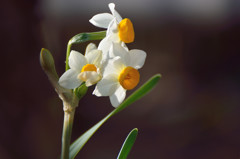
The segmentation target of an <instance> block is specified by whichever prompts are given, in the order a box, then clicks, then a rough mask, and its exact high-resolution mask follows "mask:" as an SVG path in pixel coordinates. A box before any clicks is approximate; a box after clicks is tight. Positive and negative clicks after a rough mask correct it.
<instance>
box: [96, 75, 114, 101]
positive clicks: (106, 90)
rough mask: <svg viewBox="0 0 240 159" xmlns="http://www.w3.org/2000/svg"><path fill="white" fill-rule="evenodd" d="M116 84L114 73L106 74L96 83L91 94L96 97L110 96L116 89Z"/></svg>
mask: <svg viewBox="0 0 240 159" xmlns="http://www.w3.org/2000/svg"><path fill="white" fill-rule="evenodd" d="M117 86H119V82H118V79H117V76H116V75H114V74H112V75H108V76H106V77H104V78H102V80H101V81H99V82H98V83H97V85H96V87H95V90H94V91H93V94H95V95H96V96H98V97H99V96H110V95H112V94H113V93H114V92H115V91H116V88H117Z"/></svg>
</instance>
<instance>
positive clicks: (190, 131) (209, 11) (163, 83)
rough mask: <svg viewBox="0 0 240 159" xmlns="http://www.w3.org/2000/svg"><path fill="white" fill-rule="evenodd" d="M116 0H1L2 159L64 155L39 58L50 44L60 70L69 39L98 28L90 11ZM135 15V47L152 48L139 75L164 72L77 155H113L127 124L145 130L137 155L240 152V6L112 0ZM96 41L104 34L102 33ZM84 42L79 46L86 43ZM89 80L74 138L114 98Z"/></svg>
mask: <svg viewBox="0 0 240 159" xmlns="http://www.w3.org/2000/svg"><path fill="white" fill-rule="evenodd" d="M109 2H110V1H103V0H102V1H100V0H99V1H94V0H88V1H75V0H69V1H64V0H51V1H50V0H49V1H48V0H44V1H37V0H34V1H28V0H22V1H18V0H15V1H14V0H2V1H1V2H0V20H1V22H0V24H1V25H0V35H1V37H0V39H1V41H0V44H1V96H0V102H1V110H0V127H1V129H0V158H1V159H15V158H19V159H33V158H34V159H53V158H59V154H60V149H61V131H62V121H63V112H62V105H61V101H60V100H59V99H58V97H57V94H56V93H55V92H54V90H53V88H52V87H51V85H50V83H49V82H48V79H47V77H46V76H45V74H44V73H43V71H42V70H41V67H40V64H39V52H40V50H41V48H42V47H44V48H47V49H49V50H50V51H51V52H52V54H53V56H54V58H55V63H56V67H57V71H58V73H59V75H61V74H62V73H63V72H64V59H65V52H66V44H67V42H68V40H69V39H70V38H71V37H72V36H74V35H75V34H77V33H80V32H91V31H100V30H101V29H99V28H96V27H94V26H92V25H91V24H90V23H89V22H88V20H89V19H90V18H91V17H92V16H93V15H95V14H96V13H102V12H109V10H108V7H107V4H108V3H109ZM115 3H116V7H117V10H118V11H119V13H120V14H121V15H122V16H123V17H128V18H130V19H131V20H132V21H133V23H134V27H135V32H136V40H135V42H134V43H133V44H130V45H128V46H129V48H130V49H135V48H136V49H142V50H145V51H146V52H147V54H148V57H147V60H146V63H145V66H144V67H143V68H142V69H141V71H140V73H141V84H142V83H144V82H145V81H146V80H147V79H148V78H150V77H151V76H152V75H154V74H156V73H161V74H162V79H161V80H160V82H159V84H158V85H157V87H156V88H155V89H154V90H153V91H152V92H151V93H150V94H148V95H147V96H146V97H144V98H143V99H141V100H140V101H138V102H136V103H135V104H133V105H132V106H131V107H129V108H127V109H126V110H124V111H123V112H121V113H120V114H118V115H116V116H114V117H113V118H112V119H111V120H109V121H108V122H107V123H106V124H104V125H103V126H102V127H101V129H100V130H99V131H98V132H97V133H96V134H95V135H94V136H93V137H92V138H91V140H90V141H89V142H88V143H87V144H86V146H85V147H84V148H83V149H82V151H81V152H80V153H79V154H78V156H77V158H84V159H96V158H99V159H108V158H109V159H110V158H116V157H117V154H118V152H119V150H120V147H121V145H122V143H123V141H124V139H125V137H126V135H127V134H128V132H129V131H130V130H132V129H133V128H135V127H137V128H138V129H139V136H138V138H137V140H136V143H135V145H134V148H133V150H132V151H131V153H130V155H129V158H130V159H131V158H132V159H133V158H134V159H145V158H151V159H152V158H153V159H155V158H156V159H158V158H161V159H192V158H194V159H238V158H239V157H240V153H239V152H240V115H239V114H240V108H239V106H240V105H239V103H240V102H239V98H240V85H239V81H240V71H239V68H240V62H239V60H240V55H239V51H240V43H239V42H240V40H239V39H240V11H239V10H240V7H239V4H240V3H239V2H238V1H235V0H212V1H207V0H204V1H201V0H194V1H190V0H179V1H164V0H141V1H137V0H132V1H127V0H123V1H115ZM96 43H98V42H96ZM85 45H86V44H84V45H81V46H75V49H76V50H78V51H81V52H83V51H84V49H85ZM92 90H93V88H90V90H89V92H88V94H87V96H86V97H84V98H83V100H82V101H81V103H80V105H79V107H78V108H77V111H76V118H75V121H74V126H73V139H76V138H77V137H78V136H80V135H81V134H82V133H83V132H84V131H86V130H87V129H88V128H90V127H91V126H93V125H94V124H95V123H97V122H98V121H99V120H101V119H102V118H103V117H104V116H106V115H107V114H108V113H109V112H110V111H112V110H113V107H112V106H111V105H110V102H109V99H108V98H97V97H95V96H92V95H91V92H92Z"/></svg>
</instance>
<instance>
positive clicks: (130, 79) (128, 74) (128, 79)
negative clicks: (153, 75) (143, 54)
mask: <svg viewBox="0 0 240 159" xmlns="http://www.w3.org/2000/svg"><path fill="white" fill-rule="evenodd" d="M118 80H119V83H120V84H121V85H122V87H123V88H124V89H127V90H131V89H133V88H135V87H136V86H137V84H138V83H139V80H140V74H139V72H138V70H136V69H135V68H133V67H130V66H128V67H126V68H125V69H124V70H123V71H122V72H121V73H120V75H119V77H118Z"/></svg>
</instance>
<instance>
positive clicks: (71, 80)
mask: <svg viewBox="0 0 240 159" xmlns="http://www.w3.org/2000/svg"><path fill="white" fill-rule="evenodd" d="M78 73H79V72H76V71H75V70H73V69H69V70H67V71H66V72H65V73H64V74H63V75H62V76H61V77H60V79H59V81H58V83H59V85H60V86H62V87H64V88H68V89H74V88H77V87H78V86H80V84H81V83H82V81H80V80H79V79H78V78H77V76H78Z"/></svg>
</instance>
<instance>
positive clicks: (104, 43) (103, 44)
mask: <svg viewBox="0 0 240 159" xmlns="http://www.w3.org/2000/svg"><path fill="white" fill-rule="evenodd" d="M111 44H112V42H111V41H110V40H109V37H105V38H104V39H102V40H101V41H100V43H99V45H98V50H102V59H103V60H107V59H109V55H108V52H109V48H110V46H111Z"/></svg>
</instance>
